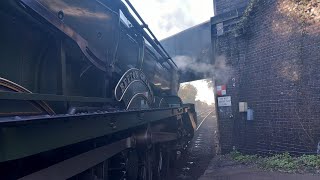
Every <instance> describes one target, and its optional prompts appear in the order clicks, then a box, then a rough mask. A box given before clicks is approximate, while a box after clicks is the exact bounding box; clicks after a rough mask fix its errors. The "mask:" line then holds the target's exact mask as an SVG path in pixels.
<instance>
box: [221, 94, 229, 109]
mask: <svg viewBox="0 0 320 180" xmlns="http://www.w3.org/2000/svg"><path fill="white" fill-rule="evenodd" d="M218 106H219V107H224V106H231V96H224V97H218Z"/></svg>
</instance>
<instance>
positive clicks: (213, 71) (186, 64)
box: [173, 56, 233, 84]
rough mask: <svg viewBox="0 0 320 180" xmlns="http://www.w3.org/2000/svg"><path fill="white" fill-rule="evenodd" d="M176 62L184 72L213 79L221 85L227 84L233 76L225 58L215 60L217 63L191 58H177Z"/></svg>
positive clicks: (175, 58) (220, 57)
mask: <svg viewBox="0 0 320 180" xmlns="http://www.w3.org/2000/svg"><path fill="white" fill-rule="evenodd" d="M173 60H174V62H175V63H176V64H177V66H178V67H179V69H180V71H182V72H191V73H194V74H196V75H203V76H204V77H205V78H209V77H213V78H214V79H215V80H217V81H219V82H221V83H224V84H225V83H227V82H228V80H229V79H230V78H231V76H232V73H233V72H232V68H231V67H230V66H228V65H227V62H226V57H225V56H218V57H216V58H215V63H214V64H211V63H209V62H210V61H208V60H207V59H201V60H199V59H196V58H193V57H190V56H175V57H174V58H173Z"/></svg>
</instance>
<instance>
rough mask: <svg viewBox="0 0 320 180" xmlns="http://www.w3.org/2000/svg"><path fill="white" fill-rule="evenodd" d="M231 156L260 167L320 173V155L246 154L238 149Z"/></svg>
mask: <svg viewBox="0 0 320 180" xmlns="http://www.w3.org/2000/svg"><path fill="white" fill-rule="evenodd" d="M230 156H231V158H232V159H233V160H234V161H236V162H238V163H241V164H245V165H256V166H257V167H259V168H262V169H265V170H272V171H280V172H288V173H320V156H319V155H303V156H299V157H293V156H291V155H290V154H289V153H283V154H277V155H273V156H270V157H261V156H258V155H245V154H242V153H240V152H238V151H234V152H232V153H230Z"/></svg>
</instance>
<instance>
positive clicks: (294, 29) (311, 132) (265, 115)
mask: <svg viewBox="0 0 320 180" xmlns="http://www.w3.org/2000/svg"><path fill="white" fill-rule="evenodd" d="M286 1H289V0H278V1H274V0H272V1H261V2H260V3H259V4H258V7H257V8H256V9H255V10H254V11H253V14H252V15H251V19H250V21H249V22H250V24H249V29H248V32H247V33H246V34H245V35H242V36H240V37H234V36H233V34H232V33H231V34H228V35H224V36H219V37H216V36H213V38H215V40H216V41H217V53H218V54H219V55H225V56H226V57H227V61H228V64H229V65H230V66H232V68H233V71H234V72H233V76H232V77H233V78H234V81H233V80H232V79H230V81H229V82H228V84H227V85H228V95H231V96H232V102H233V103H232V107H231V108H230V110H231V112H230V114H232V117H230V116H229V117H227V116H226V114H225V111H224V112H219V110H218V112H219V114H218V115H219V128H220V143H221V148H222V150H224V151H229V150H231V149H232V146H236V147H238V148H239V149H242V150H247V151H254V152H257V151H261V152H268V151H273V152H283V151H289V152H296V153H314V152H316V145H317V143H318V142H319V141H320V108H319V104H320V70H319V67H320V66H319V65H320V30H319V29H320V28H319V27H320V24H319V23H316V24H313V25H307V26H306V27H305V28H302V26H301V22H302V20H301V19H299V17H297V16H294V15H292V13H290V12H289V11H286V10H285V9H283V7H284V6H283V4H282V3H285V2H286ZM221 2H222V1H221ZM223 2H224V3H227V1H223ZM218 4H219V1H217V5H218ZM224 6H225V5H221V9H223V8H224ZM232 6H233V2H231V5H230V7H232ZM218 9H219V8H218ZM221 11H222V10H221ZM234 83H235V87H233V84H234ZM218 84H219V82H218ZM241 101H244V102H248V106H249V107H250V108H252V109H253V110H254V112H255V113H254V118H255V120H254V121H246V114H245V113H239V112H238V102H241Z"/></svg>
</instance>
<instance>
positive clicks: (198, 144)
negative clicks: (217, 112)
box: [174, 111, 216, 180]
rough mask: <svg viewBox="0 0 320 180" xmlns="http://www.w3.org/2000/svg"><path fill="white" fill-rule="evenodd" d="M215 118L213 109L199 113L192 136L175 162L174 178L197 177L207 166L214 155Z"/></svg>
mask: <svg viewBox="0 0 320 180" xmlns="http://www.w3.org/2000/svg"><path fill="white" fill-rule="evenodd" d="M215 118H216V117H215V116H214V113H213V111H210V112H202V113H199V115H198V119H199V121H198V126H197V130H196V132H195V135H194V138H193V139H192V141H191V142H190V143H189V145H188V147H187V149H186V153H185V154H183V155H182V157H180V160H179V161H178V163H177V164H176V170H175V175H174V176H175V177H174V178H175V179H178V180H180V179H188V180H189V179H190V180H194V179H198V178H199V177H200V176H201V175H202V174H203V172H204V171H205V169H206V168H207V166H208V164H209V162H210V160H211V159H212V158H213V157H214V138H213V137H214V131H215V128H216V127H215V123H214V121H215V120H216V119H215Z"/></svg>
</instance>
